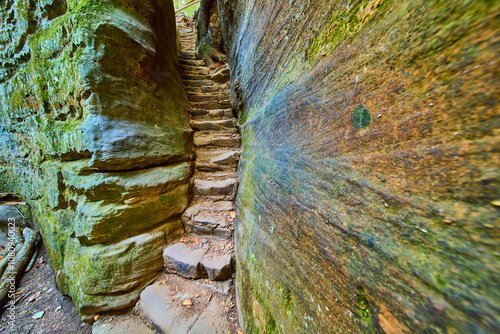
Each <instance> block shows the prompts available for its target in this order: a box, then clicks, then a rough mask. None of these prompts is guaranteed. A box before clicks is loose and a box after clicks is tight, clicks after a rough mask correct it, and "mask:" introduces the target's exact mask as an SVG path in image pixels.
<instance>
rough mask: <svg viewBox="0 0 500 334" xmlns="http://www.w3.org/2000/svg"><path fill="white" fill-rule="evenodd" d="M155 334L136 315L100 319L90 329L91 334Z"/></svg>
mask: <svg viewBox="0 0 500 334" xmlns="http://www.w3.org/2000/svg"><path fill="white" fill-rule="evenodd" d="M123 333H127V334H155V333H156V332H155V331H154V330H152V329H151V328H149V327H148V326H147V325H146V324H145V323H144V321H143V320H142V319H141V318H140V317H139V316H137V315H126V316H113V317H112V318H101V319H99V320H98V321H97V322H96V323H94V326H93V327H92V334H123Z"/></svg>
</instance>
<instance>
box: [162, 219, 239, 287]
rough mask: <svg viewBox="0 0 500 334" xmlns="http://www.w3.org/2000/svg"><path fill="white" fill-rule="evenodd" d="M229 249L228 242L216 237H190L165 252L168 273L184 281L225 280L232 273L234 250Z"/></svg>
mask: <svg viewBox="0 0 500 334" xmlns="http://www.w3.org/2000/svg"><path fill="white" fill-rule="evenodd" d="M214 228H215V227H212V229H214ZM207 229H208V228H207ZM228 231H229V233H231V231H230V230H228ZM209 233H212V234H213V233H214V232H213V231H212V232H210V231H209ZM207 234H208V233H207ZM227 245H228V241H227V240H221V239H218V238H215V237H213V236H201V235H193V234H191V235H187V236H185V237H182V238H180V239H179V240H178V242H177V243H175V244H173V245H171V246H169V247H167V248H165V249H164V251H163V259H164V265H165V269H166V271H167V272H168V273H171V274H178V275H180V276H182V277H184V278H193V279H199V278H202V277H208V278H209V279H210V280H212V281H217V280H226V279H228V278H229V277H230V276H231V274H232V273H233V268H232V263H231V254H230V251H231V249H232V248H227V247H228V246H227Z"/></svg>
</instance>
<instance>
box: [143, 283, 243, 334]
mask: <svg viewBox="0 0 500 334" xmlns="http://www.w3.org/2000/svg"><path fill="white" fill-rule="evenodd" d="M214 286H215V285H214ZM226 298H227V296H224V295H221V294H219V293H216V292H215V291H214V289H211V288H210V287H209V286H208V285H207V284H206V283H205V282H203V280H201V281H190V280H186V279H182V278H180V277H177V276H175V275H165V276H162V277H160V278H159V279H158V281H157V282H156V283H154V284H152V285H150V286H149V287H147V288H146V289H145V290H144V291H143V292H142V293H141V299H140V301H139V304H138V309H139V311H140V313H141V314H142V315H143V317H144V318H145V319H147V320H148V321H149V322H150V324H151V325H152V326H153V327H154V328H155V329H156V330H157V331H158V332H160V333H170V334H185V333H190V334H202V333H203V334H205V333H206V334H216V333H220V334H222V333H224V334H226V333H232V332H235V328H232V327H233V325H232V324H230V323H229V320H228V319H227V312H228V311H229V309H227V308H226V307H225V306H223V305H225V304H226V303H225V299H226Z"/></svg>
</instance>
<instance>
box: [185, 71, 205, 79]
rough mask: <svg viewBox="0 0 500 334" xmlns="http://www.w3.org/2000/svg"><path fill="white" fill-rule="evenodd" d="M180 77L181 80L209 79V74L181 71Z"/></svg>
mask: <svg viewBox="0 0 500 334" xmlns="http://www.w3.org/2000/svg"><path fill="white" fill-rule="evenodd" d="M182 79H183V80H210V75H207V74H190V73H182Z"/></svg>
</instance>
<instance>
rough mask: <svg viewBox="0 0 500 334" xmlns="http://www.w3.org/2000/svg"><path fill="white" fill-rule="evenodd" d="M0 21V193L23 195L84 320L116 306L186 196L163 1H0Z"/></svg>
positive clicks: (173, 226) (188, 135)
mask: <svg viewBox="0 0 500 334" xmlns="http://www.w3.org/2000/svg"><path fill="white" fill-rule="evenodd" d="M0 25H1V34H0V45H1V47H0V62H1V63H2V68H1V69H0V193H3V192H15V193H19V194H20V195H21V197H22V198H23V199H24V200H26V201H27V202H29V204H30V206H31V208H32V210H33V216H34V219H33V220H34V221H35V222H36V223H37V224H38V226H39V228H40V229H41V232H42V234H43V238H44V242H45V244H46V246H47V252H48V254H49V256H50V260H51V262H52V265H53V266H54V270H55V272H56V278H57V281H58V285H59V287H60V288H61V290H62V291H63V292H64V293H68V294H71V295H72V297H73V300H74V302H75V304H76V305H77V307H78V309H79V311H80V313H81V315H82V316H83V317H84V318H85V319H87V320H88V319H91V318H92V317H93V315H94V313H95V312H99V311H102V310H110V309H114V308H123V307H127V306H130V305H132V304H133V303H134V302H135V301H136V300H137V298H138V296H139V294H140V292H141V290H142V288H143V287H144V285H145V284H147V282H149V281H150V280H151V279H152V278H154V276H155V275H157V274H158V272H159V270H160V269H161V267H162V259H161V252H159V251H158V247H160V248H161V246H162V245H163V246H164V245H165V243H166V240H165V239H169V240H170V239H172V238H174V237H176V236H177V235H178V232H179V231H181V230H182V224H181V222H180V214H181V213H182V211H183V210H184V209H185V208H186V207H187V203H188V201H189V187H188V183H189V178H190V175H191V173H192V169H191V164H192V163H191V159H192V155H193V153H192V130H191V129H190V127H189V123H188V122H189V115H188V113H187V110H186V109H187V102H188V101H187V96H186V93H185V91H184V88H183V85H182V81H181V78H180V75H179V72H178V65H177V62H178V59H177V44H176V30H175V17H174V12H173V5H172V2H171V1H169V0H166V1H164V0H147V1H141V2H135V1H128V0H127V1H115V0H104V1H93V0H68V1H64V0H57V1H56V0H53V1H47V0H34V1H28V0H15V1H3V2H2V3H1V4H0ZM151 231H162V232H161V233H163V235H162V236H156V237H155V238H154V240H151V241H148V242H146V241H144V240H142V241H140V240H139V241H137V240H135V239H134V237H137V238H143V237H144V233H149V232H151ZM96 254H99V256H97V255H96ZM116 254H121V256H120V257H119V258H116ZM80 261H84V262H85V261H87V262H88V267H89V268H91V271H90V272H86V271H85V270H86V269H85V268H82V267H80V266H79V265H78V263H79V262H80ZM137 261H139V262H137ZM87 262H85V263H87ZM144 264H147V265H145V266H143V265H144ZM132 269H133V270H132ZM89 270H90V269H89ZM108 270H109V271H108ZM111 271H114V272H115V274H113V275H115V276H113V275H111ZM106 281H108V283H106Z"/></svg>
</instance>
